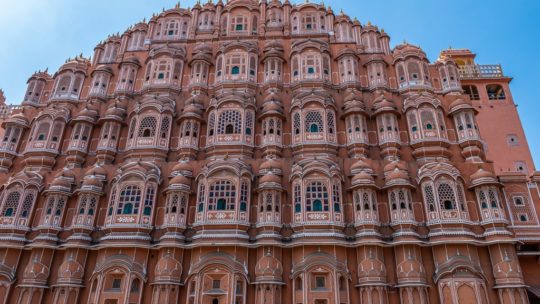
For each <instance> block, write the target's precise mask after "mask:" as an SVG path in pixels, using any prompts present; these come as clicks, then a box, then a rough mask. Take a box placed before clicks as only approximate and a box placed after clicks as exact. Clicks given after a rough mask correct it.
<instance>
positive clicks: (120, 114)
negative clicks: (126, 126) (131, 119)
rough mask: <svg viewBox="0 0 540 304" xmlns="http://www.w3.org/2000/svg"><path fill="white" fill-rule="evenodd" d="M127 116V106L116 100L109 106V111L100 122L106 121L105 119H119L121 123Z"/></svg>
mask: <svg viewBox="0 0 540 304" xmlns="http://www.w3.org/2000/svg"><path fill="white" fill-rule="evenodd" d="M125 116H126V108H125V106H124V105H123V104H122V103H118V102H115V103H114V104H112V105H111V106H109V108H108V109H107V111H105V115H104V116H103V117H101V118H100V119H99V122H100V123H101V122H105V121H117V122H120V123H124V118H125Z"/></svg>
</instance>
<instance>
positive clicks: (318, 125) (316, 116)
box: [305, 111, 324, 133]
mask: <svg viewBox="0 0 540 304" xmlns="http://www.w3.org/2000/svg"><path fill="white" fill-rule="evenodd" d="M305 119H306V120H305V131H306V132H312V133H316V132H324V127H323V125H324V124H323V117H322V115H321V113H320V112H315V111H310V112H307V113H306V118H305Z"/></svg>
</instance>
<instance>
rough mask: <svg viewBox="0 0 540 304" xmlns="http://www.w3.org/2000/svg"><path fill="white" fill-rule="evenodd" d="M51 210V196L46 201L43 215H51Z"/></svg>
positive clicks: (52, 204)
mask: <svg viewBox="0 0 540 304" xmlns="http://www.w3.org/2000/svg"><path fill="white" fill-rule="evenodd" d="M53 208H54V196H51V197H49V199H48V200H47V208H46V209H45V214H51V213H52V209H53Z"/></svg>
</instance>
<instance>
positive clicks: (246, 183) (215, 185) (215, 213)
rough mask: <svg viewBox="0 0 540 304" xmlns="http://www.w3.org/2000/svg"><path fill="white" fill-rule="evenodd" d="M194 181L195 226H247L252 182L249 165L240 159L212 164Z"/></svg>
mask: <svg viewBox="0 0 540 304" xmlns="http://www.w3.org/2000/svg"><path fill="white" fill-rule="evenodd" d="M196 180H197V183H198V197H197V213H196V219H195V225H205V224H219V223H221V224H226V223H231V224H233V223H242V224H246V223H247V221H248V218H249V206H250V205H251V187H252V185H251V184H252V181H253V174H252V173H251V168H250V167H249V166H247V165H246V164H244V163H243V162H242V161H240V160H226V161H214V162H211V163H210V164H208V165H207V166H205V167H204V168H203V170H202V171H201V173H200V174H199V175H198V176H197V178H196Z"/></svg>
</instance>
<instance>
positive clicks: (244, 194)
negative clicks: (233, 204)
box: [240, 180, 249, 211]
mask: <svg viewBox="0 0 540 304" xmlns="http://www.w3.org/2000/svg"><path fill="white" fill-rule="evenodd" d="M248 198H249V193H248V185H247V182H246V181H245V180H243V181H242V184H241V185H240V211H246V210H247V206H248Z"/></svg>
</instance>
